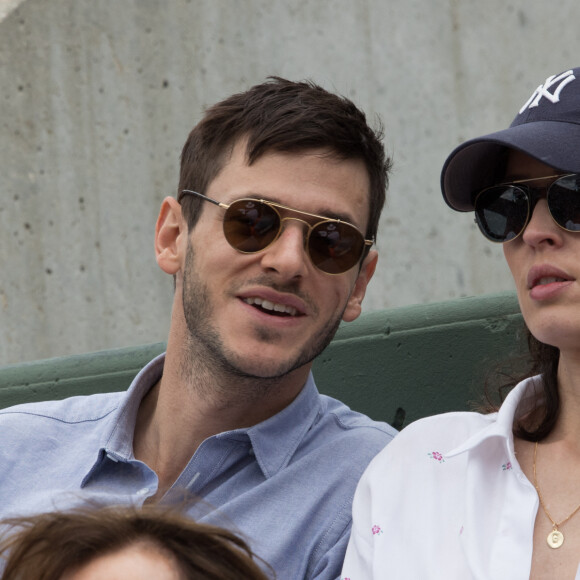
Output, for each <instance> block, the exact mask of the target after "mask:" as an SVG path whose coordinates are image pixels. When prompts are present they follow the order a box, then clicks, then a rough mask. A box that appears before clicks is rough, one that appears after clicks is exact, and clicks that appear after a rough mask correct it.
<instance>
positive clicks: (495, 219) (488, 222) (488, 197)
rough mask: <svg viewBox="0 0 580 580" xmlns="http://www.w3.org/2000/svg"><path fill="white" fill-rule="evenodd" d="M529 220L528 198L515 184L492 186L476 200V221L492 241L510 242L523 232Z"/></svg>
mask: <svg viewBox="0 0 580 580" xmlns="http://www.w3.org/2000/svg"><path fill="white" fill-rule="evenodd" d="M527 220H528V198H527V195H526V194H525V192H524V191H523V190H522V189H520V188H519V187H515V186H498V187H491V188H490V189H487V190H485V191H483V192H482V193H481V194H480V195H479V196H478V198H477V199H476V200H475V221H476V222H477V225H478V226H479V229H480V230H481V232H482V234H483V235H484V236H485V237H486V238H488V239H489V240H491V241H492V242H508V241H509V240H512V239H513V238H515V237H516V236H517V235H519V234H520V233H521V231H522V230H523V229H524V227H525V225H526V222H527Z"/></svg>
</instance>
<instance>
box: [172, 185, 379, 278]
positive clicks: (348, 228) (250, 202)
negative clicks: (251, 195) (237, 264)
mask: <svg viewBox="0 0 580 580" xmlns="http://www.w3.org/2000/svg"><path fill="white" fill-rule="evenodd" d="M184 195H194V196H197V197H199V198H201V199H203V200H205V201H209V202H211V203H213V204H215V205H218V206H219V207H221V208H222V209H225V214H224V220H223V228H224V236H225V238H226V240H227V242H228V243H229V244H230V246H232V248H234V249H236V250H238V252H242V253H244V254H253V253H255V252H261V251H262V250H265V249H266V248H267V247H268V246H269V245H270V244H273V243H274V242H275V241H276V240H277V239H278V237H279V236H280V233H281V232H282V228H283V222H284V221H286V220H297V221H300V222H303V223H305V224H306V225H307V226H308V231H307V233H306V240H305V246H306V248H307V251H308V255H309V256H310V260H311V261H312V263H313V264H314V265H315V266H316V267H317V268H318V269H319V270H322V271H323V272H326V273H327V274H342V273H343V272H346V271H347V270H350V269H351V268H352V267H353V266H355V265H356V264H357V263H358V262H359V261H360V259H361V258H362V256H363V254H364V251H365V248H366V247H367V246H372V244H373V240H365V237H364V236H363V234H362V233H361V232H360V230H359V229H358V228H357V227H355V226H353V225H352V224H349V223H348V222H344V221H342V220H339V219H331V218H326V217H324V216H320V215H316V214H313V213H308V212H305V211H300V210H297V209H292V208H290V207H286V206H284V205H281V204H279V203H274V202H271V201H265V200H263V199H238V200H236V201H234V202H232V203H231V204H229V205H228V204H225V203H221V202H219V201H216V200H215V199H211V198H209V197H206V196H205V195H202V194H201V193H197V191H191V190H188V189H184V190H183V191H182V192H181V196H180V197H179V200H181V198H182V197H183V196H184ZM281 211H283V212H284V213H285V214H286V213H288V214H290V215H287V216H285V217H282V215H281ZM297 216H302V217H297ZM305 217H306V218H307V219H304V218H305Z"/></svg>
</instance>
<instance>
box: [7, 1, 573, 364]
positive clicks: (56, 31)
mask: <svg viewBox="0 0 580 580" xmlns="http://www.w3.org/2000/svg"><path fill="white" fill-rule="evenodd" d="M578 17H580V4H579V3H578V1H577V0H560V1H559V2H558V3H553V2H550V3H548V2H544V1H543V0H513V1H510V0H486V1H485V2H482V1H481V0H295V1H293V0H24V1H18V0H0V145H1V152H2V154H1V156H0V268H1V270H0V272H1V276H0V364H6V363H12V362H20V361H26V360H33V359H38V358H45V357H52V356H59V355H66V354H71V353H80V352H86V351H91V350H98V349H104V348H114V347H118V346H130V345H137V344H143V343H148V342H156V341H161V340H165V338H166V333H167V329H168V322H169V314H170V304H171V299H172V292H173V286H172V280H171V279H170V278H169V277H167V276H166V275H164V274H162V273H161V271H160V270H159V269H158V267H157V265H156V263H155V259H154V252H153V230H154V224H155V220H156V217H157V212H158V209H159V205H160V203H161V200H162V199H163V197H164V196H166V195H168V194H174V193H175V190H176V186H177V175H178V164H179V153H180V149H181V146H182V144H183V142H184V141H185V138H186V136H187V134H188V132H189V131H190V129H191V128H192V127H193V125H194V124H195V123H196V122H197V121H198V120H199V119H200V117H201V115H202V112H203V110H204V108H205V107H206V106H208V105H210V104H212V103H213V102H215V101H217V100H219V99H221V98H224V97H226V96H228V95H229V94H231V93H233V92H237V91H240V90H244V89H246V88H248V87H249V86H251V85H252V84H255V83H257V82H261V81H262V80H264V78H265V77H266V76H268V75H280V76H284V77H287V78H290V79H294V80H300V79H304V78H311V79H313V80H315V81H316V82H318V83H320V84H322V85H323V86H325V87H326V88H328V89H330V90H334V91H337V92H340V93H342V94H344V95H346V96H348V97H350V98H351V99H353V100H354V101H355V102H356V103H357V104H359V105H360V106H361V107H362V108H363V109H364V110H365V111H366V112H367V113H368V115H369V116H370V117H371V119H372V118H373V117H374V116H375V115H378V116H380V117H381V118H382V120H383V122H384V125H385V128H386V144H387V148H388V150H389V152H390V154H391V155H392V156H393V158H394V163H395V165H394V172H393V175H392V178H391V186H390V190H389V193H388V199H389V201H388V204H387V207H386V209H385V212H384V214H383V218H382V221H381V227H380V234H379V239H378V244H377V247H378V250H379V252H380V262H379V267H378V270H377V273H376V275H375V279H374V280H373V282H372V284H371V287H370V288H369V292H368V295H367V300H366V306H365V308H366V309H367V311H368V310H374V309H379V308H386V307H393V306H403V305H408V304H414V303H426V302H434V301H440V300H446V299H449V298H456V297H459V296H466V295H479V294H484V293H490V292H496V291H501V290H507V289H511V287H512V286H511V279H510V276H509V273H508V271H507V267H506V266H505V264H504V261H503V256H502V251H501V247H499V246H495V245H492V244H490V243H489V242H486V241H485V240H484V239H483V237H482V236H481V235H480V234H479V232H478V231H477V230H476V227H475V225H474V224H473V221H472V216H471V215H470V214H456V213H454V212H452V211H451V210H450V209H449V208H447V206H446V205H445V204H444V203H443V201H442V198H441V196H440V193H439V172H440V169H441V165H442V163H443V161H444V159H445V157H446V156H447V154H448V153H449V152H450V151H451V149H452V148H453V147H454V146H455V145H457V144H458V143H459V142H461V141H462V140H465V139H467V138H469V137H473V136H477V135H480V134H483V133H488V132H491V131H494V130H497V129H500V128H504V127H505V126H507V125H508V124H509V123H510V122H511V119H512V118H513V117H514V116H515V114H516V112H517V110H518V109H519V107H520V106H521V104H523V103H524V102H525V101H526V99H527V98H528V97H529V95H530V94H531V93H532V91H533V90H534V89H535V88H536V87H537V86H538V85H539V84H540V83H541V82H542V81H543V80H544V79H545V78H546V77H547V76H549V75H551V74H555V73H557V72H561V71H563V70H565V69H567V68H570V67H574V66H577V65H580V60H579V59H580V56H579V55H580V36H579V35H578V33H577V26H576V25H575V24H574V23H575V22H576V21H577V19H578Z"/></svg>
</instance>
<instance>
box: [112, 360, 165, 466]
mask: <svg viewBox="0 0 580 580" xmlns="http://www.w3.org/2000/svg"><path fill="white" fill-rule="evenodd" d="M164 363H165V353H164V354H160V355H159V356H157V357H155V358H154V359H153V360H152V361H151V362H149V363H147V365H146V366H144V367H143V368H142V369H141V371H140V372H139V373H138V374H137V376H136V377H135V378H134V379H133V382H132V383H131V385H130V386H129V388H128V389H127V394H126V396H125V397H124V398H123V400H122V402H121V404H120V405H119V408H118V409H117V411H116V412H115V413H114V414H111V422H112V429H111V431H110V433H109V436H108V437H107V439H106V441H105V442H104V445H103V448H104V449H105V452H106V453H109V454H112V455H113V456H114V457H115V458H116V459H124V460H130V459H133V457H134V456H133V435H134V432H135V424H136V422H137V413H138V411H139V405H140V404H141V401H142V400H143V397H144V396H145V395H146V394H147V393H148V392H149V390H150V389H151V387H153V385H155V384H156V383H157V381H159V379H160V378H161V375H162V374H163V365H164Z"/></svg>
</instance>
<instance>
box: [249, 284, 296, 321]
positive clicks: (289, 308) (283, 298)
mask: <svg viewBox="0 0 580 580" xmlns="http://www.w3.org/2000/svg"><path fill="white" fill-rule="evenodd" d="M238 298H240V299H241V300H242V301H243V302H245V303H246V304H249V305H250V306H255V307H257V308H259V309H260V310H263V311H266V312H271V313H272V314H275V315H278V316H291V317H295V316H304V315H305V314H306V313H307V307H306V305H305V303H304V301H303V300H302V299H300V298H299V297H298V296H296V295H295V294H286V293H281V292H277V291H275V290H272V289H270V288H260V289H255V290H247V291H245V292H242V293H240V294H238Z"/></svg>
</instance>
